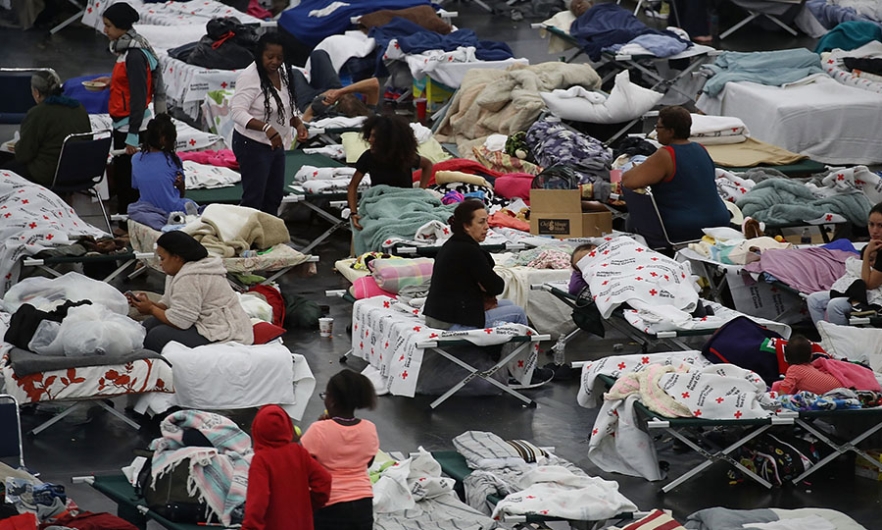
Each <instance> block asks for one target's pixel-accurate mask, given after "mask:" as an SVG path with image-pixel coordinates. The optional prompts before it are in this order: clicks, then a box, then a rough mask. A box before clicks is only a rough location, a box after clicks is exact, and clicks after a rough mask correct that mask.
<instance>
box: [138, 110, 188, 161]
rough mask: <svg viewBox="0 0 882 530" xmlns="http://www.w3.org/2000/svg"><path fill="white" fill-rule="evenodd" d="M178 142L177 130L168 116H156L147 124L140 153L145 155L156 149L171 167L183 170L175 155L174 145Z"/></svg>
mask: <svg viewBox="0 0 882 530" xmlns="http://www.w3.org/2000/svg"><path fill="white" fill-rule="evenodd" d="M177 141H178V130H177V129H176V128H175V124H174V122H172V119H171V116H169V115H168V114H158V115H157V116H156V117H155V118H153V119H152V120H150V121H149V122H148V123H147V133H146V134H145V135H144V143H143V144H141V152H142V153H146V152H147V151H149V150H150V149H151V148H152V149H158V150H159V151H161V152H162V153H163V154H165V158H166V159H167V160H168V161H169V163H170V164H171V165H172V167H176V168H178V169H184V164H183V163H182V162H181V159H180V158H178V155H177V154H176V153H175V144H177Z"/></svg>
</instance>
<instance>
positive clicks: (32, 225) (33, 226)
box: [28, 223, 37, 230]
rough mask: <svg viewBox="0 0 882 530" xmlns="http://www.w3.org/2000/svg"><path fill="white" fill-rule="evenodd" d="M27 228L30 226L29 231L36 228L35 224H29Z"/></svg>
mask: <svg viewBox="0 0 882 530" xmlns="http://www.w3.org/2000/svg"><path fill="white" fill-rule="evenodd" d="M28 226H30V227H31V230H33V229H34V228H37V223H31V224H29V225H28Z"/></svg>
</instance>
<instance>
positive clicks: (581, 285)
mask: <svg viewBox="0 0 882 530" xmlns="http://www.w3.org/2000/svg"><path fill="white" fill-rule="evenodd" d="M596 248H597V245H593V244H591V243H585V244H582V245H579V246H578V247H576V248H575V250H573V257H572V259H570V265H571V266H572V267H573V274H571V275H570V285H569V287H568V288H567V291H568V292H569V293H570V294H572V295H578V294H579V293H581V292H582V290H583V289H585V288H586V287H588V284H587V283H585V278H583V277H582V271H580V270H579V266H578V264H579V261H581V259H582V258H584V257H585V255H586V254H589V253H590V252H591V251H592V250H594V249H596Z"/></svg>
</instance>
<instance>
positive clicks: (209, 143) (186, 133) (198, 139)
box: [89, 106, 223, 152]
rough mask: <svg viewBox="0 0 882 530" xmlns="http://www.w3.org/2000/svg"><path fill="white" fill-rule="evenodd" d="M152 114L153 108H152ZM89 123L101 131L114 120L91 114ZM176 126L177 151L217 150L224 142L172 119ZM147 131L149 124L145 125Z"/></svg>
mask: <svg viewBox="0 0 882 530" xmlns="http://www.w3.org/2000/svg"><path fill="white" fill-rule="evenodd" d="M150 108H151V112H152V109H153V107H152V106H151V107H150ZM89 121H90V122H91V123H92V130H93V131H101V130H105V129H111V128H112V125H113V124H112V120H111V119H110V114H90V115H89ZM172 123H174V124H175V131H176V132H177V136H178V139H177V141H176V142H175V151H179V152H180V151H204V150H205V149H214V148H217V147H218V146H219V145H220V143H221V142H222V141H223V138H221V137H220V136H218V135H216V134H212V133H209V132H205V131H200V130H199V129H196V128H195V127H191V126H190V125H187V124H186V123H184V122H182V121H180V120H176V119H174V118H172ZM143 127H144V129H145V130H146V127H147V122H144V124H143Z"/></svg>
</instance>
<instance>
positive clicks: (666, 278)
mask: <svg viewBox="0 0 882 530" xmlns="http://www.w3.org/2000/svg"><path fill="white" fill-rule="evenodd" d="M663 278H664V279H665V281H668V280H670V279H671V278H670V277H669V276H668V275H667V274H665V275H664V276H663Z"/></svg>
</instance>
